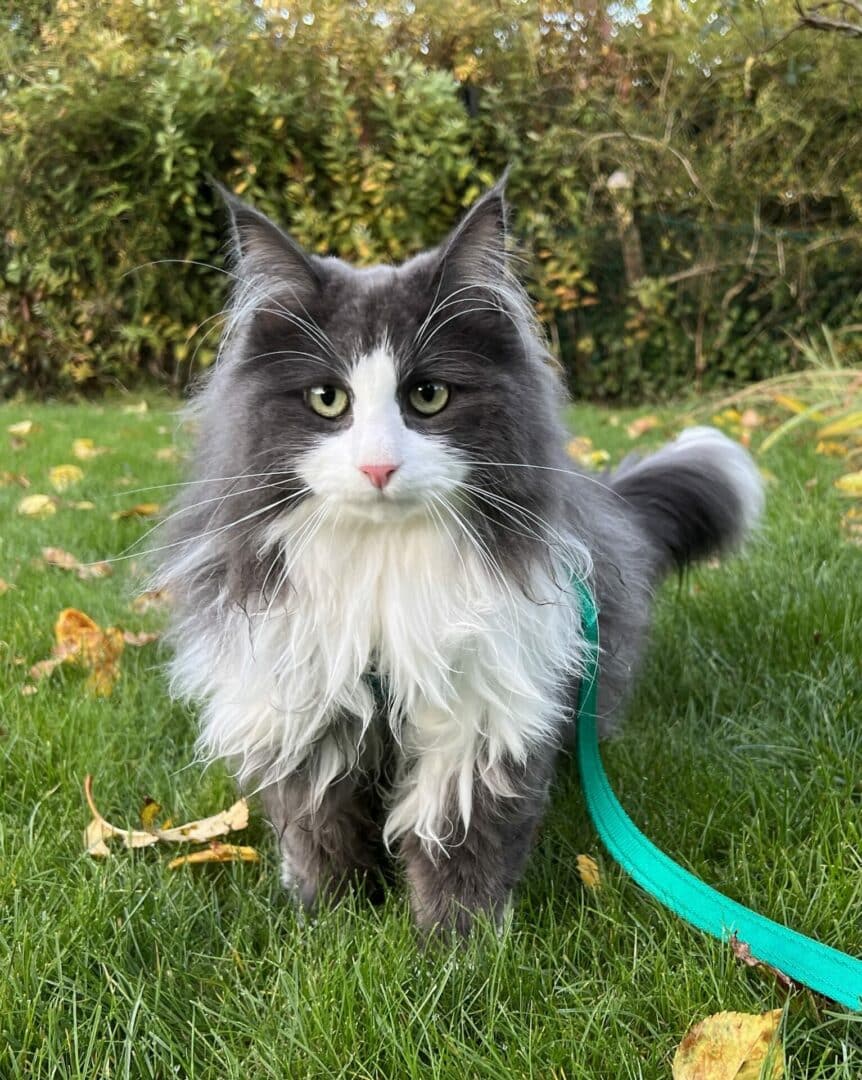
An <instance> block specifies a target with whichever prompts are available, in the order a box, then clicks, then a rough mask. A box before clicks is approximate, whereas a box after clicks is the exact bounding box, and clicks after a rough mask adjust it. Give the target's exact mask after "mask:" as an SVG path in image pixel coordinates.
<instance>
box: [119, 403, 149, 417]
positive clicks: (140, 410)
mask: <svg viewBox="0 0 862 1080" xmlns="http://www.w3.org/2000/svg"><path fill="white" fill-rule="evenodd" d="M149 409H150V407H149V405H148V404H147V403H146V401H139V402H138V403H137V405H124V406H123V412H124V413H125V414H126V415H127V416H143V414H144V413H146V412H149Z"/></svg>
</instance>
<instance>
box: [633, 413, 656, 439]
mask: <svg viewBox="0 0 862 1080" xmlns="http://www.w3.org/2000/svg"><path fill="white" fill-rule="evenodd" d="M660 423H661V421H660V420H659V418H658V417H657V416H639V417H638V418H637V420H632V422H631V423H630V424H628V425H627V427H626V431H627V432H628V435H629V438H630V439H639V438H640V436H641V435H645V434H646V433H647V432H648V431H652V430H653V428H657V427H658V426H659V424H660Z"/></svg>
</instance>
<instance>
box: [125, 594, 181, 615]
mask: <svg viewBox="0 0 862 1080" xmlns="http://www.w3.org/2000/svg"><path fill="white" fill-rule="evenodd" d="M170 602H171V595H170V593H169V592H168V590H167V589H151V590H150V591H149V592H144V593H141V595H140V596H136V597H135V599H134V600H133V601H132V605H131V606H132V611H136V612H137V613H138V614H139V615H140V614H141V613H142V612H144V611H149V610H150V609H151V608H162V607H166V606H167V605H168V604H169V603H170Z"/></svg>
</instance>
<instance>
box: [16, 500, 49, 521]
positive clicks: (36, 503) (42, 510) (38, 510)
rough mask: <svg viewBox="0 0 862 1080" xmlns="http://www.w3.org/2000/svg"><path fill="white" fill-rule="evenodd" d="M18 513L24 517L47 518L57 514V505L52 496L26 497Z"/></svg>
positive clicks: (21, 502) (19, 504)
mask: <svg viewBox="0 0 862 1080" xmlns="http://www.w3.org/2000/svg"><path fill="white" fill-rule="evenodd" d="M18 513H19V514H23V515H24V517H32V518H46V517H50V516H51V515H52V514H56V513H57V504H56V502H55V501H54V499H53V498H52V497H51V496H50V495H25V496H24V498H23V499H22V500H21V501H20V502H19V503H18Z"/></svg>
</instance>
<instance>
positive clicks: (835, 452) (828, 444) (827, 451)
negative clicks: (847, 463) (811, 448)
mask: <svg viewBox="0 0 862 1080" xmlns="http://www.w3.org/2000/svg"><path fill="white" fill-rule="evenodd" d="M849 452H850V451H849V448H848V447H846V446H845V445H844V443H840V442H835V440H834V439H821V440H820V442H819V443H818V444H817V447H816V449H815V453H817V454H823V455H824V457H837V458H842V457H847V455H848V453H849Z"/></svg>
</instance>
